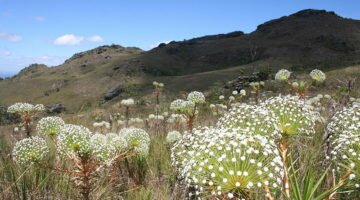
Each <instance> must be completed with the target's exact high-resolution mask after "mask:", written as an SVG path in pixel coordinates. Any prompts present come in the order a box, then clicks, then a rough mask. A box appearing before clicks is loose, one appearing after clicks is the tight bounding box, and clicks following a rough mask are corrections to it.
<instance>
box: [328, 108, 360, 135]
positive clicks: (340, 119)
mask: <svg viewBox="0 0 360 200" xmlns="http://www.w3.org/2000/svg"><path fill="white" fill-rule="evenodd" d="M359 120H360V106H358V105H354V106H352V107H350V108H344V109H343V110H342V111H339V112H337V113H336V114H335V115H334V116H333V117H332V118H331V121H330V123H329V124H328V126H327V132H328V134H329V138H330V139H335V138H337V137H339V136H343V135H342V134H343V133H352V134H355V133H357V132H358V133H359V134H360V132H359V131H360V122H359Z"/></svg>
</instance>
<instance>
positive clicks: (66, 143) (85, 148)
mask: <svg viewBox="0 0 360 200" xmlns="http://www.w3.org/2000/svg"><path fill="white" fill-rule="evenodd" d="M91 135H92V133H91V132H90V130H89V129H87V128H86V127H83V126H78V125H72V124H66V125H64V126H62V127H61V129H60V133H59V134H58V136H57V145H58V151H59V153H60V154H61V155H70V156H72V155H75V156H78V157H82V158H84V157H87V156H89V155H90V153H91V145H90V143H91V142H90V138H91Z"/></svg>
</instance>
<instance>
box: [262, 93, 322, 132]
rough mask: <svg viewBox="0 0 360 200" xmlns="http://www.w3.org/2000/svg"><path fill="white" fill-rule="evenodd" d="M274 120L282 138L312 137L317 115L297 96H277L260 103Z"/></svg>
mask: <svg viewBox="0 0 360 200" xmlns="http://www.w3.org/2000/svg"><path fill="white" fill-rule="evenodd" d="M262 106H264V107H265V108H267V109H268V110H269V111H270V112H271V113H272V115H273V116H274V117H275V118H276V124H275V126H276V127H277V129H278V130H279V131H280V132H281V134H282V135H283V136H290V135H298V134H305V135H313V134H314V133H315V124H316V121H317V120H318V119H319V113H318V112H315V111H314V110H313V109H312V107H311V106H309V105H308V104H306V103H305V102H304V101H303V100H301V99H300V98H299V97H298V96H284V97H281V96H278V97H273V98H270V99H268V100H266V101H265V102H263V103H262Z"/></svg>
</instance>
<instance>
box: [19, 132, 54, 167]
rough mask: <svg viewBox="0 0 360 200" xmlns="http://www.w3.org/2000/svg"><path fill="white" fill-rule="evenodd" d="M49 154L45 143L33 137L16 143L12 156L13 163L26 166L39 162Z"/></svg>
mask: <svg viewBox="0 0 360 200" xmlns="http://www.w3.org/2000/svg"><path fill="white" fill-rule="evenodd" d="M48 153H49V149H48V146H47V144H46V141H45V140H44V139H42V138H40V137H37V136H34V137H31V138H26V139H23V140H20V141H19V142H17V143H16V144H15V146H14V149H13V152H12V155H13V159H14V161H15V162H17V163H19V164H21V165H28V164H32V163H34V162H41V161H42V160H43V159H44V158H45V157H46V155H47V154H48Z"/></svg>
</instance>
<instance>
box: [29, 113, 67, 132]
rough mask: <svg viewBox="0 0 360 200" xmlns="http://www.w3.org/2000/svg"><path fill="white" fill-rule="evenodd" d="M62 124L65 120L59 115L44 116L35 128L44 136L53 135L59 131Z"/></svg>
mask: <svg viewBox="0 0 360 200" xmlns="http://www.w3.org/2000/svg"><path fill="white" fill-rule="evenodd" d="M64 125H65V122H64V120H63V119H62V118H60V117H45V118H42V119H41V120H40V121H39V122H38V124H37V126H36V130H37V132H38V133H39V134H41V135H44V136H45V135H47V136H55V135H57V134H58V133H59V132H60V129H61V127H62V126H64Z"/></svg>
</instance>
